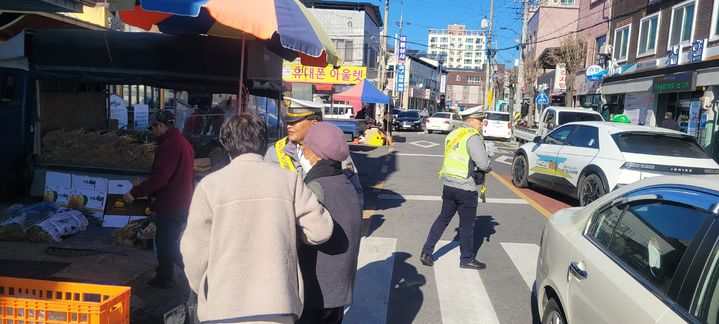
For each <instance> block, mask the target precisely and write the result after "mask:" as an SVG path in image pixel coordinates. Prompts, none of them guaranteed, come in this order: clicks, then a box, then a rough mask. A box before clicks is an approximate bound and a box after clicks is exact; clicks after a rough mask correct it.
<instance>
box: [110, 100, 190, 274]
mask: <svg viewBox="0 0 719 324" xmlns="http://www.w3.org/2000/svg"><path fill="white" fill-rule="evenodd" d="M149 129H150V130H151V131H152V133H153V134H155V137H156V138H157V141H158V142H159V146H158V147H157V151H156V152H155V160H154V161H153V163H152V169H151V170H150V177H149V178H148V179H147V180H145V181H144V182H142V183H141V184H139V185H137V186H135V187H134V188H132V190H130V192H128V193H127V194H125V196H124V197H123V198H124V200H125V201H126V202H132V201H133V200H134V199H135V197H149V198H150V199H151V201H152V204H151V206H150V209H151V210H152V211H154V212H156V213H157V220H156V225H157V234H156V235H155V243H156V245H157V263H158V267H157V275H156V276H155V278H153V279H151V280H150V281H148V283H147V284H148V285H150V286H153V287H158V288H172V287H173V286H174V264H177V265H178V266H180V267H182V258H181V257H180V249H179V245H178V240H179V239H180V234H181V233H182V231H183V229H184V228H185V224H186V223H187V213H188V211H189V209H190V201H191V200H192V193H193V191H194V189H195V170H194V166H193V164H194V160H195V152H194V150H193V149H192V146H191V145H190V143H189V142H188V141H187V140H186V139H185V137H184V136H182V134H181V133H180V131H179V130H178V129H177V128H175V115H174V114H173V113H172V112H171V111H169V110H160V111H159V112H157V114H156V115H155V121H154V122H153V123H152V124H151V125H150V127H149Z"/></svg>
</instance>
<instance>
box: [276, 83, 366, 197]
mask: <svg viewBox="0 0 719 324" xmlns="http://www.w3.org/2000/svg"><path fill="white" fill-rule="evenodd" d="M283 103H284V105H285V108H286V110H285V111H284V113H283V115H282V121H283V122H284V123H285V124H286V125H287V136H286V137H284V138H282V139H280V140H279V141H277V142H275V144H274V145H272V146H271V147H270V148H268V149H267V152H266V153H265V161H266V162H269V163H273V164H277V165H279V166H280V167H281V168H283V169H286V170H290V171H292V172H295V173H297V174H299V175H300V176H301V177H302V178H304V177H305V175H306V174H307V170H308V169H309V161H307V159H306V158H305V157H304V154H303V151H304V142H305V136H306V135H307V132H308V131H309V130H310V128H312V127H313V126H314V125H317V123H319V122H321V121H322V110H323V109H324V105H323V104H321V103H316V102H312V101H307V100H300V99H294V98H288V97H285V99H284V100H283ZM342 172H343V173H344V174H345V176H347V178H348V179H349V181H350V183H352V186H353V187H354V188H355V191H356V192H357V196H358V197H359V199H360V202H361V203H363V202H364V192H363V190H362V185H361V184H360V181H359V175H358V173H357V172H358V171H357V166H356V165H355V164H354V162H353V161H352V157H350V156H349V155H348V156H347V158H346V159H345V160H344V161H342Z"/></svg>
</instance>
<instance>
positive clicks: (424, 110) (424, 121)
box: [419, 107, 429, 126]
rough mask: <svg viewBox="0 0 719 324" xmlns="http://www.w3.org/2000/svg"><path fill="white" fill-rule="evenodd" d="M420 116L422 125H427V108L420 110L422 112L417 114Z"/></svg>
mask: <svg viewBox="0 0 719 324" xmlns="http://www.w3.org/2000/svg"><path fill="white" fill-rule="evenodd" d="M419 115H420V116H422V125H424V126H426V125H427V117H429V111H427V107H424V108H422V112H421V113H420V114H419Z"/></svg>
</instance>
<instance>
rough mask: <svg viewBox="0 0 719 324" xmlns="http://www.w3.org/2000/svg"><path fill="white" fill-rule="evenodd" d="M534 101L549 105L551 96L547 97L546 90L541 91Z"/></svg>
mask: <svg viewBox="0 0 719 324" xmlns="http://www.w3.org/2000/svg"><path fill="white" fill-rule="evenodd" d="M534 102H535V103H536V104H538V105H548V104H549V98H547V95H545V94H544V92H540V93H539V94H537V98H535V99H534Z"/></svg>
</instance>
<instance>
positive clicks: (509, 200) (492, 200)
mask: <svg viewBox="0 0 719 324" xmlns="http://www.w3.org/2000/svg"><path fill="white" fill-rule="evenodd" d="M377 198H378V199H382V200H403V201H409V200H418V201H442V197H441V196H426V195H398V194H379V195H377ZM487 203H488V204H518V205H526V204H527V201H526V200H524V199H518V198H487Z"/></svg>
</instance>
